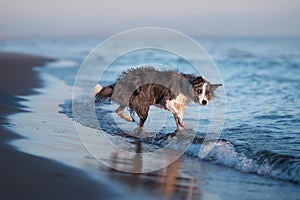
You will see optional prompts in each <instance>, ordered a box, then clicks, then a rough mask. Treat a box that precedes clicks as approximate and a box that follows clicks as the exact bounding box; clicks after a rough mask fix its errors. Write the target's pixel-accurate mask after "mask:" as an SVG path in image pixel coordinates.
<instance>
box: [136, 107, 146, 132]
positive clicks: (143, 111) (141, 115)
mask: <svg viewBox="0 0 300 200" xmlns="http://www.w3.org/2000/svg"><path fill="white" fill-rule="evenodd" d="M148 112H149V106H147V105H145V106H144V107H141V109H139V110H137V111H136V113H137V114H138V116H139V118H140V124H139V126H140V127H143V126H144V123H145V121H146V119H147V117H148Z"/></svg>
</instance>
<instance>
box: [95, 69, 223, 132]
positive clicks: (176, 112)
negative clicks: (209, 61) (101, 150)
mask: <svg viewBox="0 0 300 200" xmlns="http://www.w3.org/2000/svg"><path fill="white" fill-rule="evenodd" d="M221 85H222V84H211V83H210V82H209V81H208V80H206V79H205V78H204V77H202V76H196V75H193V74H184V73H180V72H178V71H175V70H163V71H160V70H157V69H155V68H153V67H139V68H130V69H128V70H127V71H124V72H123V73H122V74H121V75H120V76H119V78H118V79H117V81H116V82H115V83H113V84H111V85H108V86H105V87H102V86H101V85H100V84H97V85H96V86H95V88H94V89H93V90H92V94H91V95H92V96H93V97H94V98H95V103H99V102H101V101H103V100H104V99H107V98H109V99H110V100H112V101H113V102H115V103H117V104H118V105H119V107H118V108H117V109H116V111H115V112H116V113H117V114H118V115H119V116H120V117H121V118H123V119H125V120H127V121H129V122H134V118H133V114H134V113H136V114H137V115H138V117H139V118H140V121H139V127H140V128H142V127H143V126H144V123H145V121H146V119H147V117H148V112H149V107H150V106H152V105H154V106H157V107H159V108H163V109H166V110H168V111H170V112H171V113H172V114H173V116H174V119H175V122H176V125H177V129H178V130H182V129H184V127H185V125H184V123H183V120H182V118H183V112H184V110H185V108H186V107H187V106H188V105H189V103H190V102H192V101H194V102H195V103H197V104H199V105H201V106H205V105H208V103H209V102H210V101H211V100H212V99H213V97H214V92H215V90H216V89H217V88H218V87H219V86H221ZM126 107H129V110H130V116H128V115H126V114H125V113H124V109H125V108H126Z"/></svg>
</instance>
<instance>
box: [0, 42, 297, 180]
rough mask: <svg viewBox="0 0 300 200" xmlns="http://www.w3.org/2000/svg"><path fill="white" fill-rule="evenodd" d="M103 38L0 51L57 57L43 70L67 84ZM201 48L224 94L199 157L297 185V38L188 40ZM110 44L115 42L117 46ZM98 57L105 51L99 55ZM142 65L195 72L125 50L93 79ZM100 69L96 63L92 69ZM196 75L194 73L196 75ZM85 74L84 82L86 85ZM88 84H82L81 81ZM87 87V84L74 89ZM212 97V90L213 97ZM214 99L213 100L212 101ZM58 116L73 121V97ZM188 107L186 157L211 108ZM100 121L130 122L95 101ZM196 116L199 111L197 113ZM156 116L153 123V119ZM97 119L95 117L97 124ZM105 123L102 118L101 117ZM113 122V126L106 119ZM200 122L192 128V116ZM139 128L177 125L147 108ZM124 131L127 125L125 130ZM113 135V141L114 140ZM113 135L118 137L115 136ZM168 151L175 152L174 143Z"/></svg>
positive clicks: (173, 59) (180, 63)
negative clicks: (206, 149)
mask: <svg viewBox="0 0 300 200" xmlns="http://www.w3.org/2000/svg"><path fill="white" fill-rule="evenodd" d="M102 40H103V38H85V37H84V38H68V39H66V38H64V39H61V38H60V39H32V40H30V39H25V40H3V41H0V49H1V50H4V51H16V52H24V53H33V54H39V55H44V56H48V57H54V58H57V62H55V63H49V64H48V65H47V66H46V67H44V68H43V69H42V71H43V73H48V74H51V75H53V76H55V77H56V78H58V79H60V80H62V81H64V82H65V83H66V84H67V85H69V86H70V87H72V86H73V84H74V81H75V77H76V73H77V71H78V70H79V68H80V66H81V64H82V62H83V60H84V58H85V57H86V56H87V55H88V53H89V52H90V51H91V50H92V49H93V48H94V47H95V46H96V45H97V44H98V43H100V42H101V41H102ZM195 40H196V41H197V42H199V43H200V44H201V45H203V47H204V48H205V49H206V50H207V52H208V54H209V55H210V56H211V58H212V59H213V61H214V62H215V64H216V66H217V69H218V70H219V72H220V74H221V77H222V79H223V87H224V88H225V91H226V93H225V95H226V115H225V123H224V126H223V127H222V130H221V135H220V138H219V139H218V140H217V141H216V143H215V145H214V146H213V147H214V148H213V149H212V151H211V152H210V153H209V154H208V155H207V156H206V157H205V158H204V159H203V160H204V161H205V162H210V163H214V164H218V165H223V166H226V167H229V168H232V169H235V170H238V171H241V172H246V173H254V174H258V175H262V176H266V177H271V178H274V179H279V180H283V181H289V182H293V183H296V184H299V183H300V100H299V98H300V90H299V83H300V73H299V72H300V71H299V70H300V39H299V38H195ZM116 48H117V47H116ZM102 56H103V57H104V58H105V55H102ZM143 63H156V64H162V65H164V66H169V67H170V68H171V69H176V70H179V71H181V72H184V73H195V74H197V73H198V72H197V70H195V69H194V68H193V67H190V66H189V65H190V64H189V63H188V62H186V61H184V60H182V59H179V58H178V56H174V55H170V54H168V53H166V52H163V51H151V50H141V51H139V52H136V53H135V54H127V55H124V56H123V57H122V59H119V60H116V61H115V62H114V63H112V64H111V67H109V68H108V69H107V70H106V72H105V74H104V75H103V76H102V77H100V78H99V82H101V84H103V85H105V84H111V83H113V82H114V80H115V79H116V78H117V77H118V76H119V75H120V73H121V72H122V71H124V70H126V69H127V68H129V67H136V66H141V65H143ZM99 67H102V66H99ZM197 75H200V74H197ZM88 77H89V75H88V74H87V77H86V81H87V82H88V81H89V79H88ZM87 85H89V84H87ZM81 89H82V90H84V91H87V92H89V91H90V90H91V88H89V87H87V88H81ZM215 98H216V99H217V98H218V91H217V94H216V97H215ZM216 101H217V100H216ZM57 106H59V107H60V112H61V114H62V115H67V116H69V117H71V118H72V116H73V115H72V100H71V96H70V98H66V99H64V101H62V102H57ZM198 107H199V106H197V105H195V104H194V105H192V104H191V108H190V109H187V111H186V112H185V114H184V121H185V123H186V124H187V126H189V127H190V128H191V129H192V132H193V133H194V134H195V137H196V139H195V140H194V141H193V142H192V144H191V145H190V147H189V148H188V149H187V150H186V155H187V156H189V159H200V158H199V156H198V152H199V149H200V148H201V144H202V141H203V139H204V137H205V134H206V130H207V128H208V126H209V123H210V121H209V119H210V112H211V110H210V109H211V107H210V106H207V107H201V108H198ZM97 110H98V111H97V114H98V119H99V121H100V122H99V123H102V124H104V125H103V127H105V130H106V132H107V133H110V134H112V135H117V137H114V138H115V140H122V141H123V139H124V138H122V137H124V135H123V134H120V133H121V132H122V131H124V129H125V131H126V130H127V129H128V130H132V129H134V127H136V124H134V123H129V122H123V121H122V120H118V119H117V117H116V116H114V114H113V112H114V108H113V107H112V106H111V104H110V102H108V101H107V102H104V103H103V105H99V106H97ZM199 113H200V114H199ZM157 115H159V116H163V119H164V120H165V123H164V124H165V126H164V127H159V128H158V129H155V127H157V126H160V124H159V120H158V121H155V119H156V116H157ZM82 116H84V117H82V118H78V119H76V120H77V121H78V122H79V123H80V124H81V125H83V126H87V127H90V128H96V126H95V125H94V124H90V121H92V120H89V118H86V115H85V113H84V109H83V110H82ZM101 120H102V121H101ZM103 120H104V121H103ZM115 120H117V122H118V123H120V124H121V125H117V126H116V123H112V124H110V123H107V122H111V121H115ZM197 120H198V121H199V120H200V121H201V123H200V125H201V126H195V125H194V122H195V121H197ZM147 123H148V124H146V128H147V127H148V128H149V129H150V131H149V132H151V131H152V132H157V131H160V132H161V134H168V133H172V132H174V131H175V129H176V126H175V123H174V121H173V117H172V115H170V114H166V113H165V112H162V111H160V110H159V109H153V110H152V111H151V113H150V116H149V118H148V122H147ZM126 128H127V129H126ZM116 138H117V139H116ZM118 138H119V139H118ZM162 142H164V141H157V140H150V141H145V143H147V145H149V146H150V147H149V149H150V150H149V151H151V148H153V149H156V148H159V145H161V143H162ZM172 148H174V149H176V148H177V147H176V146H173V147H172Z"/></svg>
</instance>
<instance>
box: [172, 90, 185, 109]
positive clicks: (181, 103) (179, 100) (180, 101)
mask: <svg viewBox="0 0 300 200" xmlns="http://www.w3.org/2000/svg"><path fill="white" fill-rule="evenodd" d="M186 102H187V98H186V96H185V95H183V94H182V93H179V95H178V96H177V97H176V99H175V103H176V104H177V105H179V106H181V107H183V108H186V107H187V103H186Z"/></svg>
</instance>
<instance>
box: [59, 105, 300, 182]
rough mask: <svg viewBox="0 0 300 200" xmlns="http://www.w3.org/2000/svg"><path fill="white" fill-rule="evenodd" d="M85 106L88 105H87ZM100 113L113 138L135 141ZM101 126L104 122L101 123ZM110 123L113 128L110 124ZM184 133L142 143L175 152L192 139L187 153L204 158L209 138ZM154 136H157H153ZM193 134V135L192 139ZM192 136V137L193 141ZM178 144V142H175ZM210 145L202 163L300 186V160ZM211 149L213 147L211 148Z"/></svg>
mask: <svg viewBox="0 0 300 200" xmlns="http://www.w3.org/2000/svg"><path fill="white" fill-rule="evenodd" d="M71 103H72V102H71V100H66V101H65V103H64V104H61V105H60V107H61V108H62V111H61V113H63V114H66V115H67V116H68V117H70V118H73V116H72V104H71ZM83 107H84V106H83ZM98 112H99V113H98V114H99V115H101V119H102V120H101V121H104V122H103V124H102V125H101V128H102V129H105V130H106V129H107V130H106V132H109V133H110V134H112V135H117V136H119V137H126V138H130V137H132V138H135V137H133V136H132V135H130V134H127V133H126V132H124V131H122V130H121V129H120V128H118V126H117V125H116V124H112V122H111V121H113V120H111V117H110V114H109V112H108V111H107V110H102V109H100V110H98ZM81 117H82V118H80V119H75V120H79V123H81V124H83V125H85V126H89V127H91V128H95V127H94V126H93V125H92V124H90V120H89V116H88V115H85V114H84V113H82V116H81ZM105 121H110V123H105ZM100 123H101V122H100ZM108 124H110V125H108ZM185 134H186V133H183V134H176V132H172V133H166V132H165V133H159V134H156V136H155V137H149V138H141V139H140V141H141V142H143V143H147V144H150V145H153V146H156V147H155V148H153V149H154V150H155V149H157V147H165V146H167V148H171V149H172V150H182V149H183V148H186V146H187V145H186V141H187V140H189V142H191V144H190V145H189V147H188V148H187V149H186V150H185V154H187V155H189V156H193V157H195V158H198V159H201V158H200V157H199V151H200V149H201V145H202V143H203V141H204V137H205V135H203V134H200V133H196V137H194V134H195V133H193V134H191V133H190V136H189V135H188V134H189V131H187V136H184V135H185ZM150 135H153V134H150ZM191 135H193V136H191ZM178 137H186V138H185V139H184V140H185V142H184V143H181V142H176V141H183V140H181V139H178ZM191 137H192V138H191ZM174 141H175V142H174ZM207 145H212V146H211V147H213V148H212V150H211V151H210V152H209V153H208V154H207V155H206V157H204V158H203V159H201V160H204V161H207V162H210V163H214V164H219V165H223V166H226V167H229V168H232V169H235V170H238V171H241V172H244V173H254V174H257V175H261V176H267V177H272V178H274V179H278V180H284V181H290V182H293V183H297V184H299V183H300V158H299V157H295V156H290V155H283V154H278V153H274V152H271V151H268V150H261V151H254V150H253V149H251V148H250V147H248V146H247V145H246V144H233V143H231V142H230V141H228V140H225V139H218V140H216V141H211V142H210V143H208V144H207ZM208 149H209V147H208Z"/></svg>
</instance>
